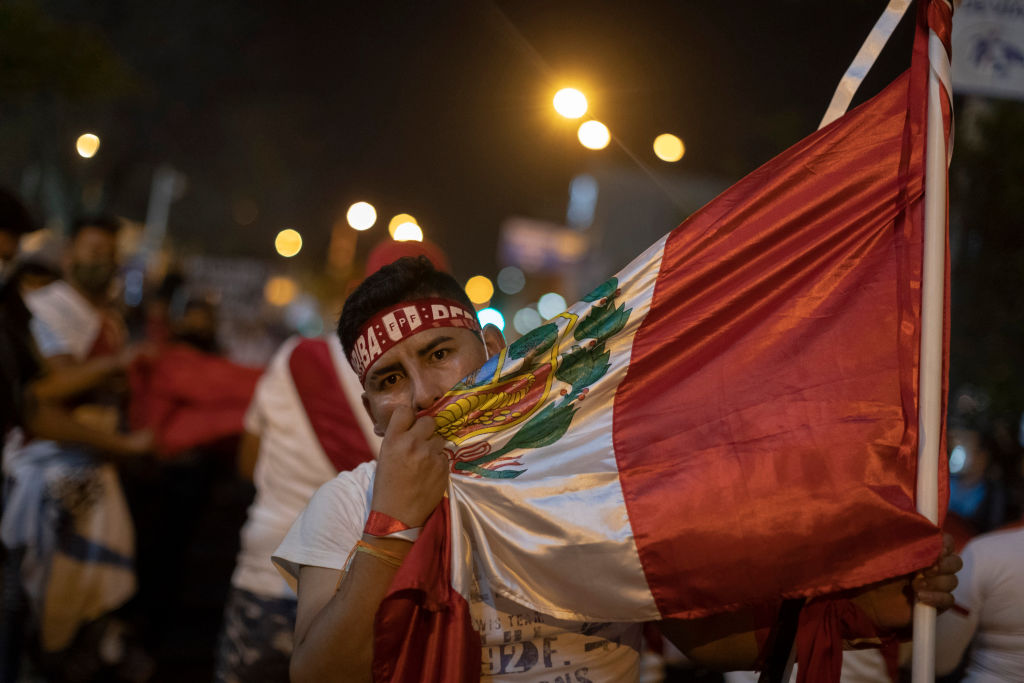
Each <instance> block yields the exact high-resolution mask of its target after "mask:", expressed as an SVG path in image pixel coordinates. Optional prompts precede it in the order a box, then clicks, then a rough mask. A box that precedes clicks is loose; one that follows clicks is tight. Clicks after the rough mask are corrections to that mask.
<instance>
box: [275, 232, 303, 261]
mask: <svg viewBox="0 0 1024 683" xmlns="http://www.w3.org/2000/svg"><path fill="white" fill-rule="evenodd" d="M274 248H275V249H277V253H278V254H280V255H281V256H284V257H286V258H291V257H292V256H295V255H296V254H298V253H299V251H300V250H301V249H302V235H300V234H299V231H298V230H292V229H291V228H285V229H284V230H282V231H281V232H279V233H277V237H276V238H275V239H274Z"/></svg>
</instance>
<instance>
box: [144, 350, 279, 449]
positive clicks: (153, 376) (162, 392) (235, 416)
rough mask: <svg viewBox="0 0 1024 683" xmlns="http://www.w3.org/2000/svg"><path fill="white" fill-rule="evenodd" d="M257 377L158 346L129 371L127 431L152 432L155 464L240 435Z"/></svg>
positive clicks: (254, 371) (209, 359)
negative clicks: (129, 422)
mask: <svg viewBox="0 0 1024 683" xmlns="http://www.w3.org/2000/svg"><path fill="white" fill-rule="evenodd" d="M261 373H262V370H260V369H258V368H247V367H243V366H241V365H237V364H235V363H232V362H231V361H229V360H227V359H224V358H221V357H219V356H213V355H210V354H207V353H203V352H201V351H196V350H195V349H193V348H191V347H189V346H185V345H181V344H170V345H168V346H164V347H162V348H161V349H160V352H159V353H158V355H157V356H156V357H155V358H145V357H140V358H138V359H137V360H136V361H135V363H133V364H132V367H131V369H130V370H129V380H130V382H131V388H132V402H131V408H130V418H131V424H132V427H133V428H134V429H144V428H145V429H152V430H153V432H154V433H155V436H156V443H157V454H158V455H159V456H160V457H161V458H173V457H174V456H175V455H177V454H179V453H181V452H182V451H185V450H187V449H189V448H195V447H197V446H202V445H205V444H210V443H213V442H215V441H217V440H219V439H222V438H224V437H229V436H235V435H238V434H241V433H242V429H243V426H242V419H243V418H244V416H245V411H246V408H248V406H249V400H250V399H251V398H252V394H253V391H254V390H255V388H256V381H257V380H258V379H259V377H260V374H261Z"/></svg>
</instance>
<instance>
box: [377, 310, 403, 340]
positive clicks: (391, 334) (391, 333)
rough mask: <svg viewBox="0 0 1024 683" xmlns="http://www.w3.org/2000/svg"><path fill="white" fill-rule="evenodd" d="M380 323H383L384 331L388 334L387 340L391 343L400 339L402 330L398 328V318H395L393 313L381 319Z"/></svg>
mask: <svg viewBox="0 0 1024 683" xmlns="http://www.w3.org/2000/svg"><path fill="white" fill-rule="evenodd" d="M381 322H382V323H384V331H385V332H387V333H388V338H389V339H391V341H394V342H396V341H398V340H400V339H401V338H402V329H401V327H400V326H399V323H398V318H397V317H396V316H395V311H392V312H391V313H388V314H387V315H386V316H384V317H383V318H381Z"/></svg>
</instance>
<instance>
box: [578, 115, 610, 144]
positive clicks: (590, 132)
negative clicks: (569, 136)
mask: <svg viewBox="0 0 1024 683" xmlns="http://www.w3.org/2000/svg"><path fill="white" fill-rule="evenodd" d="M576 137H578V138H579V140H580V144H581V145H583V146H584V147H586V148H587V149H604V148H605V147H607V146H608V143H609V142H611V140H612V134H611V133H609V132H608V126H606V125H604V124H603V123H601V122H600V121H593V120H591V121H586V122H584V123H583V124H582V125H580V128H579V130H578V131H576Z"/></svg>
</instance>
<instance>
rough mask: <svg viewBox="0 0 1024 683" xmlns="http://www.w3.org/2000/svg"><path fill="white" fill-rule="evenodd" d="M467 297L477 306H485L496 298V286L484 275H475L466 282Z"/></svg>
mask: <svg viewBox="0 0 1024 683" xmlns="http://www.w3.org/2000/svg"><path fill="white" fill-rule="evenodd" d="M466 296H468V297H469V300H470V301H472V302H473V303H475V304H485V303H487V302H488V301H490V300H491V297H492V296H494V285H493V284H491V281H490V280H489V279H488V278H486V277H484V276H483V275H474V276H473V277H471V278H469V280H468V281H467V282H466Z"/></svg>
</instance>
